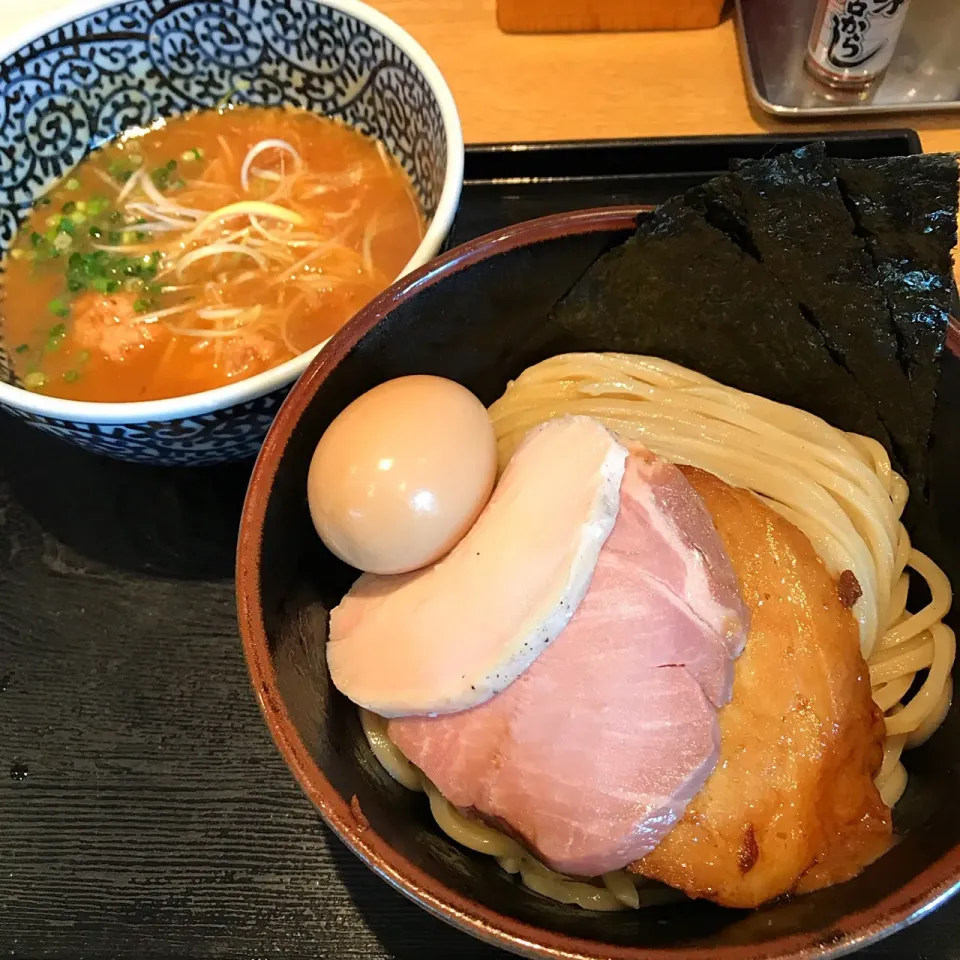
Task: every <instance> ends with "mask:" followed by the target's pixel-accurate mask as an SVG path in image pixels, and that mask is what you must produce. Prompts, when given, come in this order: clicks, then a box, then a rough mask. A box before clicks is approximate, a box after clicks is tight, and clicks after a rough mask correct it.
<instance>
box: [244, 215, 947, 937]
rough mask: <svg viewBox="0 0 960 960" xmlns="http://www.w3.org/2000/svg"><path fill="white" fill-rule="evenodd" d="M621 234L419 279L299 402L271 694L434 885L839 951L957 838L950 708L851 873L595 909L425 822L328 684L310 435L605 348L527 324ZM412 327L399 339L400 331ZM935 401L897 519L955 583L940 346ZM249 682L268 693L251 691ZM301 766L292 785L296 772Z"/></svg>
mask: <svg viewBox="0 0 960 960" xmlns="http://www.w3.org/2000/svg"><path fill="white" fill-rule="evenodd" d="M623 235H624V234H623V232H622V231H609V232H607V233H605V234H592V235H589V236H583V235H581V236H572V237H562V238H556V239H550V240H546V241H541V242H539V243H536V244H533V245H532V246H529V247H526V248H523V249H520V250H514V251H511V252H510V254H509V255H500V256H498V257H496V258H494V259H491V260H488V261H485V262H481V263H478V264H474V265H471V266H469V267H467V268H466V269H464V270H462V271H461V272H460V273H458V274H456V275H455V276H454V277H452V278H450V277H448V278H447V279H446V280H445V281H444V282H443V283H441V284H437V285H436V286H428V287H426V288H425V289H421V290H420V291H419V293H418V294H417V296H416V298H414V300H413V301H411V302H407V303H400V304H399V305H398V306H395V307H394V309H393V310H392V311H391V312H390V314H389V316H388V317H387V318H386V319H385V320H383V321H382V322H380V323H379V324H378V325H377V326H376V327H374V328H373V329H372V330H371V331H370V332H369V333H368V334H367V335H366V336H365V337H363V338H362V339H361V340H360V342H359V343H358V344H357V345H356V346H355V347H354V348H353V350H352V351H351V352H350V353H349V354H348V355H347V356H346V357H344V359H342V360H341V361H340V362H339V363H338V365H337V366H336V367H335V368H334V369H333V370H332V371H331V372H330V374H329V376H328V377H327V379H326V380H325V382H324V383H323V384H322V386H321V387H320V388H319V389H318V391H317V392H316V394H315V395H314V396H313V397H312V398H311V399H310V401H309V402H308V403H307V404H306V406H305V408H304V410H303V411H302V412H301V413H300V418H299V421H298V422H297V424H296V426H295V428H294V429H293V432H292V434H291V436H290V438H289V441H288V443H287V445H286V448H285V450H284V453H283V456H282V459H281V461H280V465H279V468H278V471H277V474H276V477H275V479H274V482H273V486H272V489H271V491H270V494H269V500H268V504H267V513H266V522H265V524H264V537H263V543H262V553H261V558H260V595H261V603H262V609H263V615H264V620H265V626H266V634H267V637H268V640H269V647H270V649H269V654H270V659H271V664H272V667H273V670H274V671H275V674H276V678H277V685H278V688H279V693H280V697H281V699H282V701H283V705H284V707H285V709H286V712H287V715H288V717H289V720H290V723H291V725H292V727H293V728H295V731H296V734H297V735H298V736H299V737H300V739H301V740H302V742H303V743H304V745H305V747H306V748H307V751H308V752H309V754H310V755H311V757H312V758H313V760H314V761H315V763H316V765H317V767H318V768H319V769H320V770H321V771H322V772H323V774H324V775H325V777H326V778H327V780H328V781H329V782H330V784H331V785H332V787H333V789H334V790H335V791H336V792H337V793H338V794H339V795H340V797H342V798H343V799H344V800H345V801H347V802H349V801H350V799H351V798H352V797H356V798H357V800H358V802H359V804H360V808H361V810H362V811H363V815H364V817H365V818H366V820H367V821H368V823H369V828H370V829H372V830H374V831H375V832H376V833H377V834H379V836H380V837H381V838H382V839H383V841H384V842H385V843H386V844H388V845H389V846H390V847H392V848H393V849H394V850H395V851H397V852H398V853H399V854H400V856H401V857H403V858H405V859H406V860H407V861H409V862H411V863H412V864H414V865H415V866H417V867H418V868H420V869H421V870H422V871H423V872H424V873H426V874H428V875H430V876H431V877H432V878H434V879H435V880H437V881H439V882H440V883H442V884H443V885H444V886H446V887H447V888H449V889H451V890H453V891H454V892H455V893H457V894H459V895H460V896H462V897H465V898H468V899H470V900H474V901H477V902H479V903H481V904H482V905H484V906H485V907H486V908H488V909H491V910H493V911H496V912H498V913H500V914H502V915H504V916H506V917H510V918H514V919H516V920H519V921H521V922H523V923H526V924H529V925H531V926H533V927H539V928H545V929H547V930H552V931H556V932H558V933H560V934H561V935H567V936H573V937H579V938H584V939H586V940H591V941H595V942H599V943H607V944H614V945H618V946H625V947H626V946H629V947H633V948H635V949H657V948H660V949H664V948H672V949H678V948H694V947H697V948H701V949H706V950H712V949H717V948H722V947H741V948H745V949H746V951H747V952H745V954H744V955H745V956H746V955H748V953H749V955H754V954H756V953H757V951H758V950H759V951H761V953H759V954H758V955H769V954H767V953H766V952H763V947H762V945H763V944H764V943H765V942H769V941H772V940H775V939H778V938H782V937H791V936H796V935H806V936H804V937H803V941H802V943H801V942H799V941H792V943H791V944H790V946H789V948H788V947H787V946H785V945H781V944H778V945H777V946H776V947H775V948H772V949H773V954H774V955H777V956H783V955H786V954H787V953H789V952H790V951H792V950H794V949H800V948H806V949H811V946H812V949H813V951H814V952H815V953H816V955H819V954H820V953H822V952H830V951H831V949H832V948H835V947H838V946H840V945H841V944H842V945H843V947H844V948H845V949H849V947H850V946H851V943H850V939H849V937H850V927H851V922H850V919H849V918H850V917H851V915H856V914H858V913H859V912H861V911H865V910H868V909H869V908H871V907H872V906H874V905H876V904H877V903H879V902H881V901H883V900H884V898H886V897H888V896H891V895H892V894H894V893H895V892H896V891H897V890H898V889H900V888H901V887H904V886H905V885H908V884H909V883H910V882H911V881H912V880H913V879H914V878H915V877H917V875H918V874H920V873H921V872H923V871H924V870H925V869H927V868H928V867H929V866H930V865H931V864H933V863H934V862H935V861H936V860H937V859H938V858H940V857H941V856H943V855H945V854H947V853H948V852H949V851H950V850H951V849H952V848H953V847H954V846H955V845H956V844H957V843H958V842H960V821H958V820H957V818H956V817H955V816H954V815H953V814H952V813H951V808H952V803H953V798H955V796H956V794H957V791H958V789H960V772H958V769H957V768H958V763H957V759H958V757H957V750H956V748H955V744H956V743H958V742H960V716H958V711H957V710H956V709H953V710H952V711H951V714H950V716H949V718H948V720H947V722H946V724H945V725H944V727H943V728H941V730H940V731H939V732H938V733H937V734H936V736H935V737H934V738H933V739H932V740H931V741H930V742H929V743H928V744H927V745H925V746H924V747H922V748H920V749H918V750H917V751H914V752H912V753H911V754H910V756H909V758H908V764H909V769H910V774H911V780H910V786H909V788H908V792H907V795H906V796H905V798H904V799H903V800H902V801H901V803H900V805H899V806H898V808H897V816H896V825H897V831H898V834H899V835H901V836H902V837H903V842H900V843H898V844H897V845H896V846H895V847H894V848H893V849H892V850H891V851H890V852H889V853H888V854H887V855H886V856H885V857H884V858H883V859H882V861H880V863H878V864H877V865H875V866H874V867H872V868H871V869H869V870H867V871H866V872H865V873H864V874H862V875H861V876H859V877H858V878H856V879H855V880H853V881H851V882H849V883H846V884H843V885H841V886H837V887H834V888H831V889H828V890H825V891H821V892H819V893H815V894H811V895H807V896H803V897H798V898H796V899H793V900H782V901H779V902H776V903H772V904H769V905H767V906H765V907H763V908H761V909H758V910H755V911H749V912H744V911H734V910H726V909H722V908H719V907H716V906H714V905H712V904H710V903H707V902H704V901H696V902H691V901H681V902H677V903H670V904H666V905H662V906H658V907H654V908H651V909H650V910H640V911H637V912H625V913H619V914H595V913H589V912H586V911H580V910H577V909H575V908H568V907H564V906H561V905H559V904H556V903H553V902H552V901H548V900H545V899H543V898H541V897H539V896H537V895H536V894H533V893H531V892H530V891H528V890H526V889H525V888H523V887H521V886H519V885H518V884H517V883H516V882H515V881H514V880H513V879H512V878H510V877H508V876H507V875H506V874H505V873H503V872H502V871H501V870H500V869H499V867H498V866H497V864H496V861H494V860H493V859H492V858H489V857H484V856H482V855H479V854H473V853H471V852H469V851H467V850H465V849H463V848H461V847H458V846H456V845H455V844H453V843H452V842H450V841H448V840H447V839H446V837H445V836H444V835H443V834H442V833H441V832H440V831H439V830H438V828H437V827H436V826H435V825H434V823H433V821H432V818H431V817H430V815H429V812H428V808H427V804H426V800H425V798H424V797H423V796H421V795H416V794H411V793H409V792H408V791H406V790H404V789H403V788H402V787H400V786H399V785H397V784H395V783H394V782H393V781H392V780H391V779H390V778H389V777H388V775H387V774H386V773H385V772H384V771H383V770H382V769H381V768H380V767H379V765H378V764H377V763H376V761H375V760H374V758H373V756H372V754H371V753H370V751H369V749H368V748H367V745H366V742H365V740H364V738H363V735H362V731H361V729H360V725H359V721H358V719H357V715H356V711H355V709H354V708H353V706H352V705H351V704H350V703H348V702H347V701H346V700H345V699H344V698H343V697H342V696H340V695H339V693H337V692H336V691H335V690H334V689H333V688H332V686H331V685H330V683H329V679H328V676H327V673H326V666H325V660H324V656H323V642H324V639H325V636H326V625H327V616H328V611H329V609H330V608H331V607H332V606H333V605H335V604H336V603H337V602H338V601H339V599H340V597H341V596H342V594H343V592H344V591H345V589H346V588H347V586H348V585H349V583H350V581H351V579H352V577H353V576H354V575H355V574H354V573H353V572H352V571H351V570H349V569H348V568H346V567H345V566H344V565H343V564H341V563H339V562H338V561H336V560H335V559H334V558H333V557H332V556H331V555H329V554H328V553H327V552H326V551H325V550H324V549H323V548H322V546H321V545H320V543H319V541H318V539H317V537H316V535H315V534H314V532H313V529H312V525H311V524H310V520H309V516H308V514H307V509H306V503H305V497H304V495H303V491H304V489H305V485H306V475H307V467H308V464H309V459H310V455H311V453H312V450H313V447H314V445H315V444H316V442H317V440H318V439H319V437H320V435H321V433H322V432H323V430H324V429H325V427H326V426H327V425H328V424H329V423H330V422H331V420H332V419H333V417H334V416H335V415H336V414H337V413H338V412H339V410H341V409H342V408H343V407H344V406H346V404H347V403H349V402H350V401H351V400H352V399H354V398H355V397H357V396H359V395H360V394H361V393H363V392H364V391H366V390H367V389H369V388H370V387H372V386H374V385H376V384H378V383H380V382H382V381H384V380H386V379H388V378H390V377H395V376H401V375H404V374H410V373H432V374H439V375H442V376H447V377H452V378H454V379H457V380H459V381H460V382H462V383H463V384H464V385H466V386H467V387H469V388H470V389H472V390H473V391H474V392H475V393H476V394H477V395H478V396H479V397H480V398H481V399H482V400H483V401H484V402H485V403H489V402H491V401H492V400H493V399H495V398H496V397H497V396H498V395H499V394H500V393H501V392H502V390H503V388H504V387H505V386H506V381H507V379H508V378H509V377H511V376H516V375H517V374H518V373H519V372H520V371H521V370H522V369H523V368H524V367H525V366H527V365H529V364H530V363H533V362H536V361H538V360H540V359H543V358H544V357H547V356H550V355H553V354H556V353H559V352H563V351H566V350H594V349H605V348H608V346H609V345H608V344H605V343H602V342H599V341H597V340H596V339H595V338H594V339H591V337H590V336H582V335H574V334H573V333H572V332H571V331H569V330H562V329H556V328H553V329H551V325H550V324H549V323H547V322H545V320H546V317H547V314H548V313H549V308H550V306H552V304H553V303H554V302H555V301H556V299H557V298H558V297H559V296H560V295H562V293H563V292H565V290H566V289H567V288H569V286H570V285H572V283H573V282H574V281H575V280H576V278H577V277H578V276H579V275H580V273H581V272H582V270H583V269H585V267H586V266H587V265H588V264H589V263H590V261H591V260H592V259H593V258H594V257H595V256H596V254H597V253H598V252H599V251H600V250H602V249H603V248H604V247H605V246H606V245H608V244H612V243H614V242H616V241H617V240H619V239H621V238H622V237H623ZM414 329H415V330H416V336H415V337H414V336H411V335H410V332H411V331H412V330H414ZM621 348H622V349H626V347H621ZM941 394H942V396H941V402H940V405H939V409H938V415H937V423H936V428H935V429H936V439H935V444H934V454H933V464H932V483H931V491H932V505H931V507H930V508H929V509H923V510H920V511H918V512H915V515H916V520H915V523H916V528H915V539H916V540H917V544H918V546H920V547H921V548H923V549H926V550H927V551H928V552H930V553H931V554H932V555H933V556H935V557H937V559H938V561H939V562H940V563H941V564H942V565H943V567H944V569H945V570H946V572H947V573H948V575H949V576H951V577H953V578H955V579H956V578H957V577H958V574H960V564H958V563H957V545H958V544H960V516H958V515H957V513H956V511H953V510H952V504H951V502H950V501H951V500H952V491H953V490H954V489H955V483H954V481H953V479H952V478H953V477H955V476H957V474H958V472H960V432H958V431H957V430H956V429H955V424H956V422H957V416H956V414H957V413H960V361H958V360H957V359H956V358H955V357H952V356H948V357H947V358H946V359H945V362H944V386H943V388H942V390H941ZM258 692H261V693H263V694H268V691H267V690H266V688H265V690H264V691H258ZM304 776H305V777H306V778H308V779H309V776H310V774H309V771H307V772H306V773H305V774H304ZM312 786H314V787H315V786H316V783H314V784H312ZM321 792H322V791H321ZM351 876H352V878H353V879H352V880H350V881H349V882H350V883H351V884H352V886H353V887H354V888H355V889H353V890H352V892H353V893H354V895H355V897H356V901H357V906H358V908H359V909H360V910H361V911H363V912H364V913H365V915H366V916H367V920H368V922H369V923H370V925H371V927H373V928H374V929H375V930H377V932H378V933H379V934H380V935H381V936H382V938H383V939H384V942H385V944H390V940H391V937H392V935H393V932H392V931H391V930H385V929H383V923H382V921H380V920H378V918H377V917H376V911H377V909H378V899H379V898H378V896H377V895H376V894H374V893H373V892H372V888H370V887H369V885H368V884H367V883H366V882H365V881H363V882H357V880H356V874H355V873H353V872H352V871H351ZM371 883H372V880H371ZM925 893H926V890H925V889H923V888H922V884H921V885H920V887H918V889H917V890H916V892H915V900H914V899H911V903H914V904H915V907H914V908H915V909H917V908H919V905H920V903H921V901H922V898H923V897H924V895H925ZM913 896H914V894H913V892H911V898H913ZM412 909H413V908H412V907H411V910H412ZM378 925H379V926H378ZM886 926H887V924H885V923H882V924H881V925H880V927H879V928H877V927H874V928H869V929H866V930H864V931H863V935H864V936H865V937H866V938H867V939H870V938H872V936H873V935H874V934H875V933H876V932H878V930H879V929H882V928H883V927H886ZM811 941H813V942H812V944H811ZM859 942H862V941H859Z"/></svg>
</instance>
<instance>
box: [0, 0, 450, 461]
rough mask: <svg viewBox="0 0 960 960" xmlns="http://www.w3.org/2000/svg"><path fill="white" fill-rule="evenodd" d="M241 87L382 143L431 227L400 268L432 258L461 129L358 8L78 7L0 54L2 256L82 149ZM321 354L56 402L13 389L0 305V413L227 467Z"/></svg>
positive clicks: (414, 63) (405, 54) (105, 446)
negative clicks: (90, 399) (149, 392)
mask: <svg viewBox="0 0 960 960" xmlns="http://www.w3.org/2000/svg"><path fill="white" fill-rule="evenodd" d="M238 81H240V82H241V83H240V84H239V85H240V86H243V88H244V91H245V92H244V93H243V94H242V95H241V99H243V100H245V101H246V102H247V103H251V104H256V105H278V104H291V105H293V106H297V107H304V108H306V109H308V110H313V111H316V112H318V113H322V114H324V115H326V116H335V117H339V118H341V119H343V120H344V121H346V122H347V123H349V124H351V125H352V126H354V127H356V128H358V129H359V130H361V131H362V132H364V133H367V134H370V135H372V136H375V137H378V138H379V139H380V140H382V141H383V143H384V144H385V145H386V147H387V149H388V150H389V151H390V152H391V153H392V154H393V155H394V156H395V157H396V158H397V159H398V160H399V161H400V162H401V163H402V164H403V166H404V168H405V169H406V170H407V172H408V173H409V174H410V176H411V178H412V180H413V183H414V186H415V188H416V190H417V192H418V194H419V196H420V198H421V200H422V202H423V205H424V209H425V210H426V211H427V214H428V219H429V228H428V230H427V233H426V236H425V237H424V240H423V242H422V243H421V244H420V247H419V248H418V249H417V251H416V253H415V254H414V256H413V258H412V259H411V261H410V263H409V264H407V267H406V268H405V271H404V272H406V271H408V270H412V269H414V268H416V267H419V266H421V265H422V264H424V263H425V262H426V261H427V260H429V259H430V258H431V257H432V256H433V255H434V254H435V253H436V252H437V251H438V250H439V249H440V246H441V244H442V243H443V240H444V238H445V236H446V234H447V232H448V230H449V228H450V225H451V223H452V221H453V216H454V213H455V212H456V207H457V202H458V200H459V197H460V186H461V182H462V179H463V138H462V135H461V132H460V121H459V118H458V116H457V110H456V106H455V105H454V102H453V97H452V96H451V95H450V91H449V89H448V88H447V85H446V83H445V82H444V79H443V77H442V76H441V74H440V72H439V70H438V69H437V67H436V66H435V64H434V63H433V61H432V60H431V59H430V58H429V57H428V56H427V54H426V53H425V52H424V50H423V49H422V48H421V47H420V46H419V44H417V43H416V41H414V40H413V39H412V38H411V37H410V36H409V35H408V34H406V33H405V32H404V31H403V30H401V29H400V28H399V27H398V26H397V25H396V24H395V23H393V22H392V21H391V20H389V19H387V17H385V16H383V15H382V14H380V13H378V12H377V11H375V10H373V9H371V8H370V7H368V6H366V5H365V4H362V3H358V2H356V0H327V2H324V3H317V2H314V0H126V2H116V0H113V2H110V0H106V2H104V0H84V2H79V3H76V4H74V5H72V6H70V7H68V8H67V9H66V10H64V11H61V12H60V13H59V14H58V15H57V17H56V18H54V19H53V20H50V21H47V22H44V23H42V24H39V25H38V26H36V27H35V28H34V30H33V31H32V32H31V33H30V35H27V36H23V37H20V38H16V39H14V40H13V41H12V42H10V43H8V44H7V45H6V47H5V48H4V49H0V251H2V250H4V249H5V247H6V246H7V245H8V244H9V242H10V239H11V237H12V236H13V235H14V234H15V232H16V230H17V228H18V226H19V224H20V223H21V222H22V221H23V219H24V218H25V217H26V215H27V213H28V212H29V210H30V208H31V206H32V204H33V203H34V201H35V200H36V199H37V198H39V197H40V196H41V195H42V194H43V193H44V191H45V190H46V189H47V188H48V187H49V185H50V184H51V183H52V182H53V181H55V180H58V179H59V178H60V177H62V176H63V175H64V174H65V173H67V172H68V171H69V170H70V169H71V168H72V167H73V166H75V165H76V164H77V163H78V162H79V161H80V160H81V159H82V158H83V157H84V156H85V155H86V153H87V152H88V151H89V150H90V149H91V148H93V147H95V146H97V145H98V144H100V143H102V142H103V141H105V140H107V139H110V138H111V137H114V136H116V134H118V133H120V132H121V131H122V130H124V129H125V128H127V127H130V126H134V125H137V126H146V125H147V124H149V123H150V121H151V120H153V119H155V118H157V117H160V116H174V115H177V114H180V113H185V112H188V111H190V110H194V109H196V108H198V107H213V106H215V105H216V103H217V102H218V101H219V100H220V99H221V98H222V97H224V96H225V95H226V94H228V93H230V92H231V91H234V90H236V89H237V88H238ZM242 81H248V84H249V85H247V84H244V83H242ZM319 349H320V347H317V348H316V349H314V350H312V351H309V352H308V353H305V354H303V355H302V356H299V357H296V358H295V359H293V360H290V361H288V362H287V363H285V364H282V365H281V366H279V367H276V368H274V369H273V370H269V371H267V372H265V373H262V374H259V375H258V376H255V377H251V378H249V379H247V380H243V381H240V382H238V383H235V384H231V385H229V386H226V387H221V388H219V389H217V390H209V391H206V392H204V393H196V394H191V395H189V396H185V397H177V398H175V399H171V400H154V401H149V402H142V403H81V402H78V401H71V400H58V399H56V398H53V397H47V396H43V395H41V394H37V393H31V392H29V391H27V390H23V389H21V388H20V387H19V386H18V385H17V383H16V380H15V378H14V375H13V372H12V369H11V365H10V363H9V359H8V356H7V354H6V353H5V351H4V343H3V332H2V304H0V406H2V407H3V408H4V409H5V410H7V411H9V412H11V413H13V414H15V415H16V416H19V417H22V418H23V419H24V420H27V421H29V422H30V423H33V424H35V425H36V426H38V427H40V428H41V429H43V430H47V431H49V432H51V433H54V434H56V435H58V436H61V437H63V438H65V439H67V440H72V441H73V442H75V443H78V444H80V445H81V446H84V447H88V448H90V449H93V450H96V451H99V452H102V453H107V454H109V455H111V456H114V457H119V458H121V459H124V460H139V461H143V462H148V463H155V464H201V463H218V462H222V461H225V460H238V459H242V458H244V457H250V456H253V455H254V454H255V453H256V452H257V450H258V449H259V447H260V443H261V441H262V440H263V437H264V435H265V434H266V432H267V428H268V427H269V426H270V423H271V421H272V420H273V417H274V414H275V413H276V410H277V408H278V407H279V405H280V403H281V402H282V400H283V398H284V396H285V395H286V392H287V390H288V389H289V387H290V385H291V384H292V383H293V381H294V380H295V379H296V378H297V377H298V376H299V375H300V374H301V373H302V372H303V370H304V369H306V367H307V365H308V364H309V362H310V360H311V359H312V358H313V357H314V356H315V355H316V353H317V352H318V351H319Z"/></svg>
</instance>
